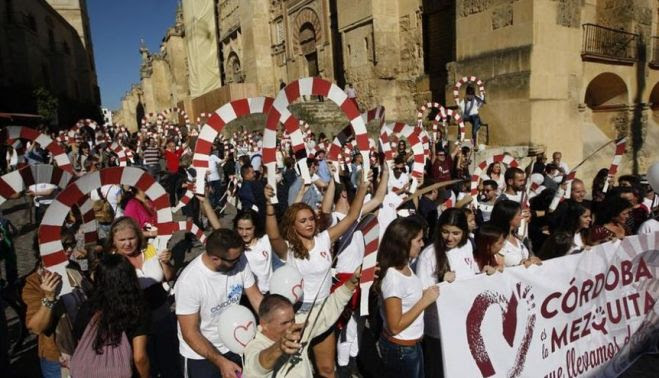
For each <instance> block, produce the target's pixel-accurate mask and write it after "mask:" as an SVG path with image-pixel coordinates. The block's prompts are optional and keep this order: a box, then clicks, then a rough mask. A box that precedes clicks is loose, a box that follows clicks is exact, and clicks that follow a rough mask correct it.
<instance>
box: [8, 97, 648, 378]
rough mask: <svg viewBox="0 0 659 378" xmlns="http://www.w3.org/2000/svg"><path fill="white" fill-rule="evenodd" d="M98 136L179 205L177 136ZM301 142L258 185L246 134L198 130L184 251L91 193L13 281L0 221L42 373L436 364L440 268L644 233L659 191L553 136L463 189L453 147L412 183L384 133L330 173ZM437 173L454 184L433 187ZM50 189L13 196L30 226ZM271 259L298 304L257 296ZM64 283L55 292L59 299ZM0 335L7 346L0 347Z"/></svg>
mask: <svg viewBox="0 0 659 378" xmlns="http://www.w3.org/2000/svg"><path fill="white" fill-rule="evenodd" d="M472 94H473V93H472ZM480 105H481V104H480V103H477V104H475V105H473V106H474V107H475V109H477V108H478V107H479V106H480ZM470 106H472V105H470ZM473 116H477V112H476V113H474V114H473ZM475 122H478V120H475ZM111 136H112V137H115V135H111ZM116 137H117V138H118V139H122V138H123V140H122V144H123V145H124V146H126V148H128V149H131V150H132V151H134V155H133V157H132V161H131V163H130V164H132V165H134V166H137V167H141V168H143V169H144V170H146V171H147V172H149V173H150V174H151V175H152V176H154V177H155V178H156V179H157V180H158V181H159V182H160V183H161V184H162V185H163V187H164V188H165V189H166V191H167V193H168V194H169V196H170V205H171V206H175V205H177V204H178V203H179V201H180V200H181V198H182V197H183V196H184V194H185V192H186V190H189V189H190V188H191V185H192V184H193V183H194V182H195V175H196V172H195V170H194V169H190V168H189V165H190V161H191V157H192V151H193V146H194V141H195V140H194V139H195V138H194V136H189V135H186V134H185V133H184V134H183V135H182V136H174V137H171V136H170V135H158V134H157V133H150V134H149V135H147V134H146V133H135V134H126V135H124V136H120V135H116ZM254 138H255V139H256V144H257V145H258V142H259V136H258V135H257V136H255V137H254ZM96 141H97V139H96V138H95V133H94V130H92V129H90V128H84V127H83V128H81V130H80V133H79V135H78V139H77V140H76V141H75V142H73V143H67V142H64V141H63V142H62V146H63V147H65V148H66V149H67V152H68V153H69V156H70V160H71V161H72V163H73V165H74V168H75V170H76V172H77V173H78V174H80V175H82V174H85V173H90V172H94V171H96V170H99V169H102V168H104V167H108V166H113V165H116V164H117V156H115V155H114V154H113V153H112V152H111V151H110V150H109V149H108V148H107V144H102V143H96ZM307 142H308V145H307V147H308V154H309V158H308V159H307V161H306V164H307V166H308V168H309V172H310V174H311V180H310V181H308V180H304V178H303V177H302V176H301V175H300V173H299V170H297V169H296V162H295V154H294V153H293V152H292V151H291V150H290V148H280V149H278V151H277V155H276V157H277V178H278V180H277V187H276V188H273V187H270V186H269V185H267V181H266V179H265V176H266V175H265V166H264V165H263V164H262V161H261V155H260V152H259V151H258V149H254V148H252V145H253V143H251V141H240V140H234V141H229V140H227V141H223V142H221V141H219V140H217V141H216V143H215V144H214V146H213V152H212V154H211V157H210V159H209V172H208V176H207V178H206V182H207V187H206V188H205V190H204V194H203V195H201V194H196V195H195V196H194V198H192V199H191V200H190V201H189V202H188V203H187V204H186V205H185V206H184V207H183V210H182V212H183V215H184V216H185V217H186V219H187V220H190V221H192V222H194V223H196V224H197V225H198V226H199V227H200V228H201V229H204V230H205V231H206V234H207V235H208V237H207V240H206V243H205V245H203V248H202V249H203V252H202V253H201V254H199V255H198V256H196V257H194V258H192V259H190V258H187V259H186V258H185V255H183V256H176V253H174V252H173V249H174V247H172V248H171V249H165V250H157V248H156V247H155V245H156V244H155V243H154V239H153V238H154V237H156V236H157V226H158V223H157V218H156V211H155V208H154V206H153V204H152V203H151V201H150V199H149V198H148V197H147V195H146V193H144V191H142V190H140V189H138V188H135V187H129V186H120V185H106V186H104V187H101V188H99V189H98V190H96V191H94V192H92V197H93V199H94V200H96V204H95V206H94V207H95V210H96V212H95V213H96V217H97V221H98V236H99V241H98V242H97V243H93V244H85V242H84V235H82V230H81V229H80V226H81V223H82V220H81V214H80V213H79V211H77V210H75V209H74V210H72V212H71V213H70V214H69V217H68V220H67V223H66V224H65V227H64V231H63V234H62V243H63V245H64V248H65V252H66V253H67V255H68V256H69V266H68V268H67V275H68V277H61V276H60V275H58V274H56V273H53V272H50V271H48V269H47V268H45V267H44V264H43V261H42V259H41V255H40V253H39V246H38V241H37V240H36V238H35V243H34V252H35V258H36V261H37V263H36V265H35V267H34V270H33V271H32V272H31V273H30V274H29V275H27V277H25V278H23V279H21V278H19V277H18V273H17V272H18V271H17V268H16V252H15V246H14V245H13V241H12V238H13V237H14V235H15V234H16V230H15V229H14V228H13V226H12V225H11V222H9V221H8V219H7V218H5V217H2V218H0V236H1V239H0V246H1V248H2V253H0V257H2V258H3V259H4V263H5V272H6V277H4V278H5V282H6V287H5V290H4V293H5V294H6V293H8V292H9V291H11V290H12V289H13V290H20V292H21V298H20V300H13V301H12V303H10V304H12V307H14V308H15V309H16V310H17V312H19V314H21V316H22V320H23V321H24V325H25V327H26V328H27V329H28V330H29V331H30V332H32V333H34V334H36V335H38V354H39V360H40V366H41V372H42V376H44V377H47V378H50V377H61V376H64V375H63V374H65V373H67V372H68V373H70V374H72V376H73V377H75V378H77V377H91V376H116V377H130V376H139V377H149V376H153V377H183V376H185V377H193V378H197V377H225V378H230V377H241V376H242V377H273V376H278V377H284V376H286V377H310V376H312V375H316V376H322V377H351V376H362V375H363V376H377V375H380V376H387V377H441V376H442V374H443V369H442V359H441V342H440V339H441V337H442V336H441V334H440V329H439V321H438V311H437V306H436V303H437V299H438V297H439V296H440V295H441V292H440V290H439V287H438V285H437V284H438V283H440V282H449V283H451V282H454V281H456V280H465V279H469V278H471V277H474V276H475V275H478V274H487V275H492V274H498V272H503V271H504V270H505V269H506V268H508V267H514V266H520V265H521V266H526V267H528V266H530V265H532V264H542V261H543V260H547V259H553V258H559V257H561V256H565V255H568V254H574V253H589V249H590V247H591V246H594V245H597V244H600V243H603V242H607V241H610V240H613V239H619V238H623V237H625V236H629V235H634V234H637V233H652V232H657V231H659V221H658V220H657V211H658V209H659V196H657V195H656V194H655V193H654V192H653V189H652V187H650V185H648V183H647V181H645V180H644V178H643V177H641V176H636V175H622V176H620V177H618V178H617V182H611V183H610V185H608V190H606V192H605V191H604V187H605V182H606V181H607V180H609V175H608V171H607V170H606V169H603V170H601V171H600V172H599V173H598V174H597V175H596V177H594V178H593V180H592V192H591V193H590V195H588V193H587V192H586V186H585V183H584V181H583V180H584V179H586V178H585V177H582V178H575V179H574V180H570V182H569V183H568V180H567V177H568V174H569V173H570V170H569V167H568V166H567V164H566V163H565V162H564V161H562V156H561V153H560V152H555V153H553V154H552V160H551V162H549V163H547V162H546V161H547V158H546V156H545V154H542V153H541V154H538V155H537V156H536V159H535V160H534V161H533V162H532V163H531V164H530V165H529V166H528V167H526V169H525V170H524V169H521V168H519V167H508V166H506V165H505V164H503V163H502V162H495V163H492V164H491V165H490V166H489V167H487V169H486V171H485V172H484V173H483V175H482V177H481V178H480V179H479V182H478V196H477V198H472V197H471V196H470V195H469V193H470V180H471V173H472V172H471V167H472V166H473V164H472V158H473V151H472V150H471V148H470V147H469V146H460V145H458V144H448V143H441V142H439V143H437V144H436V145H434V146H432V147H431V153H430V156H428V157H427V159H426V164H425V172H424V173H425V176H424V178H423V182H422V184H421V185H420V186H419V187H418V189H417V193H410V192H409V190H410V179H411V178H412V176H411V174H412V172H411V170H412V168H411V167H412V163H413V161H414V157H413V155H412V153H411V151H410V149H409V148H408V146H407V145H406V142H405V140H402V139H401V140H399V141H398V142H397V145H396V148H395V158H394V160H393V162H391V163H390V164H387V163H386V162H384V161H383V160H382V157H381V156H379V155H378V154H374V155H373V157H372V159H371V165H370V170H369V171H368V172H365V171H364V169H363V167H364V165H363V161H362V155H361V154H359V153H357V154H355V156H353V157H352V160H351V161H350V162H344V163H342V164H340V165H339V168H338V172H337V169H336V168H335V166H334V165H333V164H332V163H331V162H328V161H327V159H326V151H324V150H322V149H318V148H316V146H320V145H326V144H327V142H328V140H327V139H326V138H325V136H324V135H322V134H321V135H319V137H318V138H315V136H311V139H309V140H308V141H307ZM5 152H6V156H7V159H6V160H5V162H4V164H3V167H2V169H3V171H4V172H5V173H7V172H10V171H12V170H15V169H17V168H19V167H20V166H21V165H22V164H47V163H50V162H51V160H50V159H52V157H50V156H49V154H48V153H47V151H45V150H44V149H43V148H42V146H39V144H38V143H36V142H34V143H31V144H30V145H29V146H28V147H27V149H26V151H25V152H24V155H23V156H18V154H17V152H16V149H15V148H12V147H7V146H5ZM23 160H24V161H23ZM335 176H336V177H338V178H339V181H335V179H334V177H335ZM451 180H460V181H458V182H457V183H454V184H451V185H445V184H446V183H450V182H452V181H451ZM532 184H536V185H533V189H532V190H531V187H532ZM565 190H568V191H569V195H565V196H564V198H563V196H560V195H559V196H560V197H562V198H560V203H559V205H558V206H557V207H556V208H555V209H553V208H552V206H551V204H552V201H553V200H554V199H555V198H557V193H559V192H560V193H563V191H565ZM58 192H59V188H57V187H56V186H54V185H50V186H49V185H48V184H45V186H43V187H41V186H40V187H35V188H31V189H30V190H29V191H28V192H27V193H26V194H27V195H29V196H31V197H32V198H33V199H34V204H35V208H36V211H37V215H36V218H35V219H36V220H35V222H36V224H39V219H41V217H43V214H44V213H45V212H46V209H47V208H48V206H49V204H50V203H51V202H52V200H53V199H54V198H55V197H56V196H57V194H58ZM275 192H276V194H275ZM367 214H374V215H375V216H377V218H378V226H379V240H380V241H379V249H378V254H377V262H378V264H377V267H378V268H377V274H376V277H375V282H374V285H373V287H372V289H371V292H370V293H360V292H359V289H358V287H359V279H360V274H361V273H360V267H361V265H362V261H363V258H364V248H365V246H364V235H363V234H361V232H360V231H359V230H358V227H357V226H358V225H359V224H360V220H362V219H363V218H364V217H365V216H366V215H367ZM193 238H194V236H193V235H192V234H190V233H188V234H186V236H185V238H184V239H183V241H184V242H190V243H191V244H196V243H198V241H194V242H193V241H192V239H193ZM185 260H190V261H188V262H187V263H185V262H184V261H185ZM283 266H289V267H292V268H294V269H295V270H297V271H298V272H299V274H300V275H301V276H302V278H303V283H304V285H303V287H302V295H301V297H300V298H297V299H298V301H297V302H296V303H293V302H292V301H291V300H289V298H287V297H286V296H284V295H281V294H278V293H272V292H271V283H272V277H273V274H274V272H276V271H277V269H280V268H281V267H283ZM64 279H68V280H69V282H70V283H71V286H73V291H72V293H70V294H66V295H60V290H61V287H62V280H64ZM360 295H361V296H364V295H368V296H369V297H370V307H372V311H370V313H371V314H370V315H369V316H360V314H359V309H358V307H359V306H358V305H357V304H358V303H359V297H360ZM8 302H10V301H9V300H8ZM238 304H242V305H244V306H246V307H248V308H250V309H251V311H252V312H253V313H254V315H255V316H256V318H257V319H258V324H259V327H258V330H257V332H256V336H255V337H254V338H253V340H252V341H251V342H249V343H248V344H247V345H246V346H245V349H244V353H243V354H242V355H240V354H237V353H235V352H233V351H231V350H230V349H229V348H228V347H227V346H226V345H225V343H224V342H223V340H222V339H221V337H220V334H219V333H218V324H217V323H218V318H219V317H220V315H221V314H222V312H223V311H224V310H225V309H226V308H228V307H229V306H233V305H238ZM369 343H370V344H369ZM373 346H375V347H374V348H372V347H373ZM3 348H4V350H3V351H2V353H3V354H4V359H5V360H6V358H7V355H8V345H3ZM365 355H369V356H370V358H365V357H364V356H365ZM2 370H3V371H7V370H6V369H4V368H3V369H2Z"/></svg>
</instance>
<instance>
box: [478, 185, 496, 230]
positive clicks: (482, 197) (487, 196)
mask: <svg viewBox="0 0 659 378" xmlns="http://www.w3.org/2000/svg"><path fill="white" fill-rule="evenodd" d="M498 188H499V184H497V182H496V181H494V180H485V181H483V189H481V191H480V193H479V195H478V207H477V210H476V221H477V222H478V224H479V225H480V224H483V223H484V222H489V220H490V216H491V215H492V209H494V203H495V202H496V199H497V189H498Z"/></svg>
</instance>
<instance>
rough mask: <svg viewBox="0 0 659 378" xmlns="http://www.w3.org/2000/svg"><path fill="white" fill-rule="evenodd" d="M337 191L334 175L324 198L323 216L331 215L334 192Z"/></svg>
mask: <svg viewBox="0 0 659 378" xmlns="http://www.w3.org/2000/svg"><path fill="white" fill-rule="evenodd" d="M335 191H336V184H335V183H334V175H333V174H332V178H331V179H330V181H329V184H328V185H327V190H326V191H325V196H324V197H323V204H322V206H321V207H320V212H321V213H322V214H331V213H332V206H333V205H334V192H335Z"/></svg>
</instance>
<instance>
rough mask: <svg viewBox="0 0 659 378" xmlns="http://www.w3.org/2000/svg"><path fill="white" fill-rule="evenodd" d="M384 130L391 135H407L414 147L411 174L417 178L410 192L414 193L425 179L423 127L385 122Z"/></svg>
mask: <svg viewBox="0 0 659 378" xmlns="http://www.w3.org/2000/svg"><path fill="white" fill-rule="evenodd" d="M382 131H384V132H386V133H388V134H389V135H392V134H395V135H398V136H403V137H405V139H407V143H408V144H409V145H410V148H412V153H413V154H414V163H413V164H412V173H411V176H412V177H414V178H416V180H413V181H412V186H411V187H410V192H411V193H414V192H415V191H416V187H417V186H418V184H420V183H421V182H422V181H423V170H424V167H425V163H426V156H425V154H424V149H423V144H422V142H421V138H420V137H419V135H420V133H421V131H422V129H421V128H420V127H418V126H417V127H412V126H410V125H408V124H406V123H403V122H393V123H388V124H385V125H384V126H383V127H382Z"/></svg>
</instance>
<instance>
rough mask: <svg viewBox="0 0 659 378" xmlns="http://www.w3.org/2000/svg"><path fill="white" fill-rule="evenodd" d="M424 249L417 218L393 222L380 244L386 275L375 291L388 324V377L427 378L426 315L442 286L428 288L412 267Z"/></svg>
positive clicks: (384, 345)
mask: <svg viewBox="0 0 659 378" xmlns="http://www.w3.org/2000/svg"><path fill="white" fill-rule="evenodd" d="M465 223H466V221H465ZM422 248H423V225H422V223H421V222H420V221H419V220H418V219H415V218H414V217H407V218H398V219H396V220H394V221H393V222H391V223H390V224H389V226H388V227H387V229H386V231H385V232H384V235H383V236H382V241H381V242H380V247H379V250H378V257H377V260H378V263H379V264H380V271H381V272H383V273H382V275H381V276H380V277H378V278H377V279H376V280H375V282H374V287H375V290H376V291H377V292H378V294H379V295H380V299H381V306H380V314H381V316H382V320H383V322H384V327H383V329H382V334H381V335H380V339H379V340H378V346H379V347H380V352H381V354H382V362H383V364H384V367H385V369H384V371H385V372H386V374H385V377H413V378H423V377H424V376H426V375H425V374H424V362H423V360H424V357H423V352H422V350H421V339H422V338H423V335H424V311H425V310H426V308H428V307H430V306H432V304H434V303H435V301H436V300H437V297H438V296H439V286H437V285H435V284H431V285H427V287H426V285H425V284H424V283H423V281H422V279H421V278H420V277H417V275H416V274H414V271H413V270H412V268H411V267H410V265H409V264H410V260H412V259H414V258H415V257H417V256H419V253H420V252H421V249H422ZM437 356H438V355H434V356H433V358H434V359H435V360H436V359H437Z"/></svg>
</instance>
